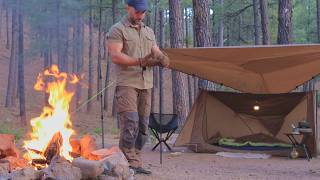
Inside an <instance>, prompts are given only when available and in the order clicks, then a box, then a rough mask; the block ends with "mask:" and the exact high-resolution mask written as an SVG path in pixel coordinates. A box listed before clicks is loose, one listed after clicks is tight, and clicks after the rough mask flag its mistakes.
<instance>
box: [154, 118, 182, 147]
mask: <svg viewBox="0 0 320 180" xmlns="http://www.w3.org/2000/svg"><path fill="white" fill-rule="evenodd" d="M149 128H150V129H151V132H152V133H153V134H154V136H155V137H156V138H157V140H158V143H157V144H156V145H155V146H154V147H153V148H152V151H154V150H155V149H156V148H157V147H158V146H159V145H160V143H164V144H165V145H166V146H167V148H168V149H169V150H170V151H171V147H170V146H169V145H168V144H167V140H169V138H170V137H171V135H172V134H173V133H174V132H175V131H176V130H177V129H178V116H177V115H176V114H161V115H160V114H159V113H151V114H150V119H149ZM164 133H167V135H166V137H165V138H162V134H164Z"/></svg>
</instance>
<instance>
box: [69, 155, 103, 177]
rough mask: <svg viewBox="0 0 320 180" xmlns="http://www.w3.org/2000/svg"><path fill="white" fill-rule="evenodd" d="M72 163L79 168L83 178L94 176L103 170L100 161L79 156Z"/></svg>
mask: <svg viewBox="0 0 320 180" xmlns="http://www.w3.org/2000/svg"><path fill="white" fill-rule="evenodd" d="M72 165H73V166H75V167H78V168H80V170H81V173H82V177H83V178H96V177H98V176H99V175H101V174H102V173H103V171H104V168H103V163H102V162H100V161H93V160H87V159H84V158H81V157H80V158H76V159H74V160H73V161H72Z"/></svg>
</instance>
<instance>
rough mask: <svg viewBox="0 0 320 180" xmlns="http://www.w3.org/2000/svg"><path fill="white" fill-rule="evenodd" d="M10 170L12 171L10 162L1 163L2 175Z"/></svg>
mask: <svg viewBox="0 0 320 180" xmlns="http://www.w3.org/2000/svg"><path fill="white" fill-rule="evenodd" d="M9 171H10V164H9V163H8V162H6V163H0V177H1V176H5V175H7V174H8V173H9Z"/></svg>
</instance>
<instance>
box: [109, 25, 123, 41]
mask: <svg viewBox="0 0 320 180" xmlns="http://www.w3.org/2000/svg"><path fill="white" fill-rule="evenodd" d="M107 40H108V41H109V42H123V34H122V31H121V29H120V28H118V27H116V26H113V27H111V28H110V30H109V33H108V36H107Z"/></svg>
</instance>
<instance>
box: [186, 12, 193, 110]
mask: <svg viewBox="0 0 320 180" xmlns="http://www.w3.org/2000/svg"><path fill="white" fill-rule="evenodd" d="M184 12H185V15H184V16H185V32H186V37H185V39H186V48H188V47H189V14H188V8H185V9H184ZM188 96H189V110H190V109H191V106H192V103H193V102H192V97H193V95H192V76H190V75H188Z"/></svg>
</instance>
